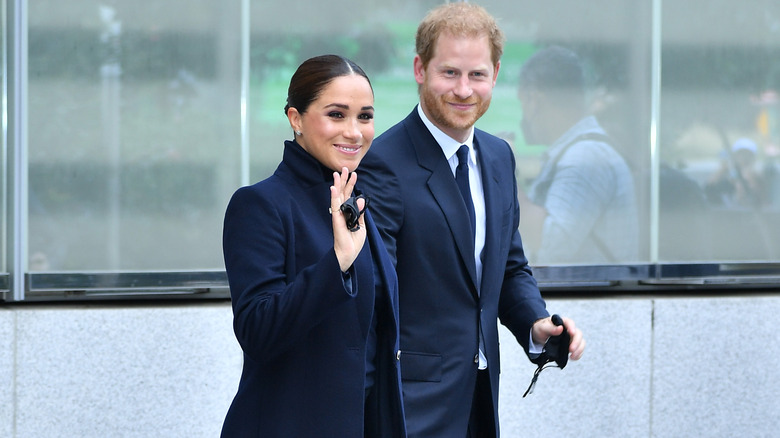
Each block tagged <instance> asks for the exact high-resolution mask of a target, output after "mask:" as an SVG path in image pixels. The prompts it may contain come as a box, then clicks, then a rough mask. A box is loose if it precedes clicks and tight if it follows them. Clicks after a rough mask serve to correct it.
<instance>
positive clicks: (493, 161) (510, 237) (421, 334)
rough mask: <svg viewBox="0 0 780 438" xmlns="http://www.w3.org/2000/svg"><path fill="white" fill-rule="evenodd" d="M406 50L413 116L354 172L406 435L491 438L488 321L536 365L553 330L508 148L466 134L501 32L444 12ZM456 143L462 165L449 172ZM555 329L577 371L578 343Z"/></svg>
mask: <svg viewBox="0 0 780 438" xmlns="http://www.w3.org/2000/svg"><path fill="white" fill-rule="evenodd" d="M416 49H417V55H416V56H415V58H414V76H415V79H416V81H417V83H418V86H419V94H420V104H419V105H418V106H417V107H415V108H414V109H413V110H412V112H411V113H410V114H409V116H407V117H406V119H404V120H402V121H401V122H399V123H398V124H396V125H395V126H393V127H392V128H390V129H389V130H388V131H387V132H385V133H384V134H383V135H381V136H380V137H378V138H377V139H376V140H375V141H374V143H373V145H372V147H371V150H370V151H369V152H368V154H367V155H366V157H365V158H364V160H363V162H362V163H361V166H360V168H359V170H358V172H359V173H360V181H361V184H362V185H363V189H364V192H365V193H366V194H367V195H368V196H369V197H370V198H371V204H370V207H369V208H370V209H371V211H372V214H374V218H375V221H376V224H377V227H378V228H379V230H380V233H381V234H382V235H383V238H384V240H385V243H386V246H387V248H388V251H389V253H390V256H391V259H393V260H394V262H395V264H396V270H397V273H398V279H399V304H400V308H399V312H400V329H401V353H400V356H399V357H400V361H401V370H402V371H401V373H402V380H403V392H404V408H405V412H406V420H407V431H408V433H409V436H410V437H424V438H435V437H443V438H453V437H467V436H472V437H477V436H479V437H483V436H485V437H496V436H498V406H497V403H498V377H499V352H498V327H497V319H498V318H499V317H500V318H501V322H502V323H503V324H504V325H506V326H507V327H508V328H509V329H510V330H511V331H512V333H513V334H514V335H515V336H516V337H517V339H518V341H519V342H520V344H521V345H522V346H523V348H525V349H526V351H528V349H529V348H532V350H531V351H532V352H536V353H539V352H541V349H542V347H543V345H544V343H545V341H546V340H547V339H548V338H549V337H550V336H553V335H558V334H560V333H561V332H562V331H563V329H564V328H563V327H560V326H555V325H554V324H553V323H552V322H551V321H550V317H549V314H548V313H547V310H546V309H545V303H544V300H543V299H542V297H541V295H540V293H539V289H538V287H537V285H536V281H535V280H534V278H533V276H532V275H531V270H530V269H529V267H528V262H527V260H526V258H525V256H524V254H523V247H522V243H521V241H520V235H519V233H518V230H517V227H518V219H519V209H518V202H517V190H516V185H515V180H514V158H513V154H512V150H511V148H510V147H509V145H508V144H507V143H506V142H505V141H503V140H500V139H499V138H497V137H494V136H492V135H490V134H487V133H486V132H483V131H480V130H477V129H474V123H475V122H476V121H477V120H478V119H479V118H480V116H482V114H484V113H485V111H486V110H487V109H488V106H489V105H490V99H491V96H492V90H493V87H494V86H495V84H496V75H497V74H498V70H499V66H500V62H499V59H500V56H501V53H502V51H503V34H502V33H501V31H500V30H499V29H498V27H497V25H496V23H495V20H494V19H493V18H492V17H491V16H490V15H489V14H488V13H487V12H486V11H485V10H484V9H483V8H481V7H479V6H476V5H474V4H470V3H449V4H445V5H442V6H440V7H438V8H436V9H434V10H433V11H431V12H430V13H429V14H428V15H427V16H426V18H425V19H424V20H423V22H422V23H421V24H420V26H419V28H418V30H417V38H416ZM461 145H467V146H468V151H466V150H465V149H464V151H465V154H466V155H467V156H463V161H464V165H465V163H466V160H467V165H466V167H461V169H460V170H457V169H456V167H457V163H458V162H459V158H458V154H457V153H456V151H457V150H459V149H460V147H461ZM465 170H467V173H468V175H466V176H465V177H464V176H463V172H464V171H465ZM456 173H458V174H459V175H461V177H460V178H458V179H457V180H456V177H455V174H456ZM466 180H467V182H468V187H467V188H465V189H464V192H465V193H467V194H468V196H464V195H463V194H462V193H464V192H462V191H461V189H459V183H460V184H461V185H462V186H465V185H466V184H465V182H466ZM472 206H473V207H472ZM472 210H473V211H472ZM564 324H565V327H566V329H567V330H568V332H569V334H570V336H571V344H570V347H569V352H570V353H571V359H573V360H576V359H579V357H580V356H581V355H582V352H583V350H584V348H585V343H584V341H583V339H582V334H581V333H580V331H579V330H578V329H577V328H576V327H575V325H574V322H573V321H571V320H570V319H568V318H564ZM532 354H533V353H532Z"/></svg>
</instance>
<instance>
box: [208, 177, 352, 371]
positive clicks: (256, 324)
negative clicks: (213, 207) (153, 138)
mask: <svg viewBox="0 0 780 438" xmlns="http://www.w3.org/2000/svg"><path fill="white" fill-rule="evenodd" d="M285 211H286V210H280V209H279V207H278V203H274V202H271V201H270V200H268V199H266V198H265V197H263V196H260V195H259V194H258V192H256V191H255V190H253V189H252V188H249V187H244V188H241V189H239V190H238V191H236V193H235V194H234V195H233V197H232V199H231V200H230V203H229V205H228V208H227V211H226V213H225V222H224V229H223V252H224V257H225V268H226V270H227V274H228V281H229V283H230V294H231V299H232V305H233V315H234V318H233V329H234V331H235V334H236V338H237V339H238V342H239V344H240V345H241V348H242V349H243V350H244V353H246V354H247V355H249V356H250V357H252V359H253V360H256V361H260V362H263V361H270V360H273V359H274V358H275V357H276V356H277V355H279V354H282V353H284V352H286V351H287V350H288V349H290V348H292V347H293V346H295V345H296V344H297V342H298V341H299V340H300V339H301V338H303V337H304V336H306V334H307V333H308V332H309V331H310V330H311V328H312V327H314V326H316V325H317V324H319V323H320V322H321V321H322V320H323V319H324V318H325V317H326V316H327V315H328V312H329V310H330V309H333V308H334V307H336V306H338V305H340V304H341V303H343V302H345V301H348V300H349V299H351V298H352V296H354V294H356V293H357V285H356V284H354V283H353V284H352V287H351V288H350V289H351V290H348V288H346V287H345V284H344V276H343V275H342V272H341V269H340V267H339V264H338V260H337V258H336V254H335V252H334V250H333V247H332V246H331V248H330V249H329V250H328V251H327V252H325V254H324V255H322V256H321V257H320V258H318V259H316V258H315V259H313V260H315V262H314V263H313V264H311V265H310V266H307V267H305V268H303V269H301V270H299V271H298V272H294V271H293V269H294V268H291V267H290V266H291V265H293V262H292V261H293V260H295V255H294V254H291V252H292V249H291V248H293V246H292V245H291V242H292V241H293V240H294V238H295V235H294V227H293V225H292V224H293V221H292V220H291V219H290V218H288V217H285V214H283V213H282V212H285ZM287 215H288V216H289V212H288V213H287ZM351 274H352V276H353V277H354V272H353V273H351Z"/></svg>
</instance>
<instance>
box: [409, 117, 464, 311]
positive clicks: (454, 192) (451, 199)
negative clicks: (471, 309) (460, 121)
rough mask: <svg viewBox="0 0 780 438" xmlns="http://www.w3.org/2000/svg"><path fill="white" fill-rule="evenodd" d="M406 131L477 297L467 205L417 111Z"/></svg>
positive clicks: (439, 148) (410, 119) (436, 144)
mask: <svg viewBox="0 0 780 438" xmlns="http://www.w3.org/2000/svg"><path fill="white" fill-rule="evenodd" d="M407 128H408V129H409V131H410V134H411V135H410V136H409V137H410V138H411V139H412V144H413V146H414V150H415V152H416V153H417V162H418V164H419V165H420V167H422V168H424V169H427V170H428V171H430V172H431V175H430V178H428V189H429V190H430V191H431V194H432V195H433V198H434V199H435V200H436V203H437V204H438V205H439V208H441V210H442V213H444V217H445V218H446V220H447V224H448V225H449V227H450V231H451V232H452V236H453V238H454V240H455V246H456V247H457V248H458V253H459V254H460V257H461V258H462V259H463V262H464V263H465V265H466V268H467V270H468V273H469V277H471V282H472V285H473V287H472V288H471V290H472V292H473V294H474V296H475V297H476V296H477V267H476V263H475V262H474V241H473V240H472V239H470V238H469V237H470V236H471V224H470V223H469V214H468V211H466V205H465V204H464V202H463V198H462V196H461V194H460V191H459V190H458V186H457V184H456V183H455V178H454V177H453V175H452V170H451V169H450V166H449V164H448V163H447V160H446V159H445V158H444V154H443V153H442V151H441V147H440V146H439V144H438V143H437V142H436V140H435V139H434V138H433V136H432V135H431V133H430V131H428V129H427V128H426V127H425V125H424V124H423V122H422V120H421V119H420V116H419V115H418V114H417V108H415V109H414V110H413V111H412V114H410V115H409V117H407Z"/></svg>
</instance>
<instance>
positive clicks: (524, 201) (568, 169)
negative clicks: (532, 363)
mask: <svg viewBox="0 0 780 438" xmlns="http://www.w3.org/2000/svg"><path fill="white" fill-rule="evenodd" d="M518 97H519V98H520V103H521V107H522V110H523V120H522V130H523V136H524V137H525V141H526V143H529V144H539V145H546V146H549V149H548V150H547V152H546V153H545V155H546V160H545V161H544V164H543V165H542V169H541V171H540V172H539V175H538V176H537V177H536V179H535V180H534V181H533V183H532V184H531V186H530V187H529V190H528V197H525V196H524V195H523V194H522V193H521V195H520V196H521V198H520V209H521V211H522V212H523V217H522V219H521V220H520V230H521V231H522V233H523V236H526V237H527V238H528V239H535V241H532V243H531V245H529V247H530V248H528V249H529V251H528V252H529V253H530V254H532V255H531V256H530V257H531V259H532V261H533V262H534V263H536V264H574V263H587V264H593V265H595V264H605V263H626V262H635V261H637V260H638V258H639V220H638V211H637V202H636V193H635V188H634V180H633V176H632V174H631V170H630V169H629V167H628V165H627V164H626V161H625V160H624V159H623V157H621V155H620V154H619V153H617V152H616V151H615V149H613V148H612V146H611V145H610V139H609V137H608V136H607V134H606V133H605V132H604V129H602V127H601V126H600V125H599V123H598V121H597V120H596V118H595V117H593V116H591V115H588V111H587V105H586V100H585V79H584V74H583V69H582V65H581V61H580V59H579V57H578V56H577V55H576V54H575V53H574V52H572V51H570V50H568V49H565V48H563V47H558V46H552V47H549V48H545V49H542V50H540V51H539V52H537V53H535V54H534V55H533V56H531V58H529V59H528V60H527V61H526V62H525V64H524V65H523V68H522V70H521V73H520V87H519V90H518ZM537 242H538V243H537ZM527 243H528V241H527ZM534 248H538V251H536V252H535V253H533V249H534Z"/></svg>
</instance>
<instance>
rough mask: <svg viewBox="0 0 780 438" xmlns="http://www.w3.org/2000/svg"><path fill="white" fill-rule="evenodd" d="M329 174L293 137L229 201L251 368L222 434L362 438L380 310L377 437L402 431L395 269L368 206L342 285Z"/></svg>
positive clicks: (237, 311)
mask: <svg viewBox="0 0 780 438" xmlns="http://www.w3.org/2000/svg"><path fill="white" fill-rule="evenodd" d="M332 175H333V172H332V171H330V170H328V169H326V168H324V167H323V166H321V165H320V164H319V162H317V161H316V160H315V159H314V158H313V157H311V156H310V155H309V154H308V153H306V152H305V151H304V150H303V149H302V148H301V147H300V146H299V145H298V144H297V143H293V142H286V143H285V150H284V157H283V160H282V163H281V164H280V165H279V167H278V168H277V170H276V172H275V173H274V174H273V175H272V176H271V177H269V178H268V179H266V180H264V181H261V182H259V183H257V184H255V185H253V186H249V187H242V188H240V189H238V190H237V191H236V193H234V195H233V197H232V199H231V200H230V203H229V205H228V207H227V211H226V213H225V222H224V230H223V251H224V257H225V267H226V269H227V275H228V280H229V283H230V293H231V298H232V306H233V314H234V322H233V326H234V331H235V334H236V338H237V339H238V342H239V344H240V345H241V348H242V349H243V352H244V365H243V372H242V375H241V381H240V383H239V386H238V392H237V394H236V396H235V398H234V400H233V403H232V404H231V406H230V409H229V412H228V414H227V416H226V419H225V423H224V425H223V430H222V435H223V436H225V437H259V436H262V437H285V438H287V437H306V438H308V437H315V436H338V437H355V438H362V437H363V436H364V435H363V434H364V425H363V419H364V394H365V391H364V382H365V376H366V340H367V338H368V336H369V329H370V323H371V318H372V314H373V313H374V309H375V308H376V309H379V310H380V312H378V314H377V315H376V317H377V319H376V321H377V329H376V333H377V339H378V340H377V344H376V345H377V348H376V361H375V363H376V365H377V369H376V373H375V384H374V395H375V398H373V400H374V401H375V403H373V404H371V405H370V406H372V407H371V409H372V410H376V412H373V417H374V418H375V419H377V421H379V422H381V424H377V425H376V426H375V427H374V428H375V429H377V430H376V435H369V436H381V437H403V436H405V435H404V434H405V431H404V424H403V406H402V403H401V389H400V371H399V367H398V360H397V359H396V353H397V350H398V301H397V280H396V276H395V272H394V270H393V266H392V262H391V261H390V259H389V258H388V256H387V252H386V251H385V249H384V246H383V245H382V240H381V237H380V236H379V234H378V232H377V230H376V227H375V226H374V224H373V220H372V218H371V215H370V213H367V214H366V225H367V231H368V234H367V240H366V244H365V245H364V246H363V250H362V251H361V253H360V255H359V256H358V258H357V260H356V261H355V263H354V264H353V266H352V267H351V268H350V270H349V271H348V272H349V274H350V275H349V278H348V281H350V282H351V287H346V283H345V280H344V277H343V276H342V272H341V269H340V267H339V264H338V260H337V259H336V254H335V252H334V250H333V228H332V225H331V217H330V214H329V213H328V208H329V207H330V191H329V187H330V186H331V185H332V184H333V176H332ZM372 259H373V262H372ZM375 272H376V273H378V275H380V276H381V281H379V282H376V281H375V279H374V273H375ZM377 283H381V284H382V285H383V286H384V290H383V291H382V293H380V294H378V295H377V296H379V297H381V298H382V299H383V302H381V303H379V305H377V306H375V302H374V298H375V284H377Z"/></svg>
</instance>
